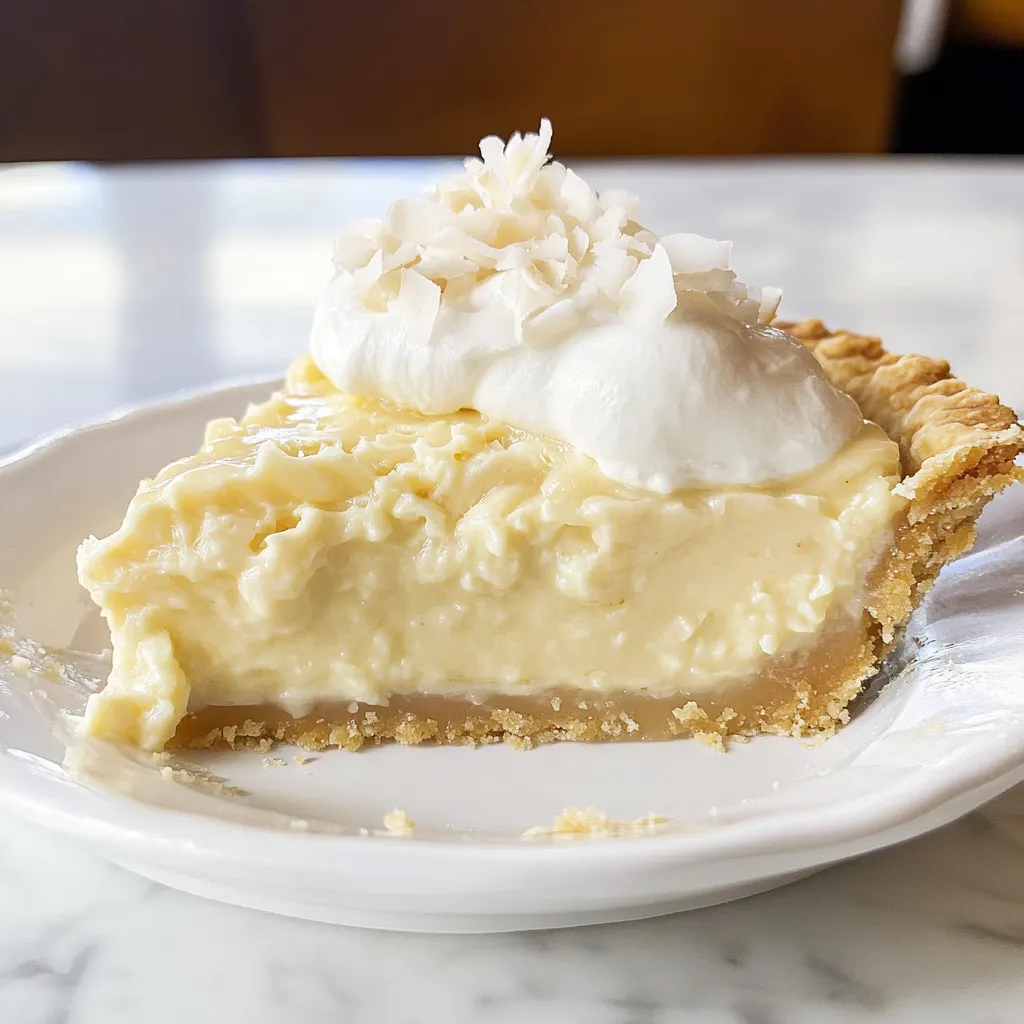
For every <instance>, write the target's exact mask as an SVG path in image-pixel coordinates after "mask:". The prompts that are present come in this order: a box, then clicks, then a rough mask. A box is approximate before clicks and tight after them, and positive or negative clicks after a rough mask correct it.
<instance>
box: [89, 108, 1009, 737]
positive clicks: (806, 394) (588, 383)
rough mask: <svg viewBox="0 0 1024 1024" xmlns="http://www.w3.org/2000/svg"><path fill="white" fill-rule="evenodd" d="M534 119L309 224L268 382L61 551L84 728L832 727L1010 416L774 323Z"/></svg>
mask: <svg viewBox="0 0 1024 1024" xmlns="http://www.w3.org/2000/svg"><path fill="white" fill-rule="evenodd" d="M550 138H551V129H550V126H549V125H548V124H547V123H546V122H545V123H544V124H542V126H541V130H540V133H539V134H538V135H526V136H524V137H521V136H519V135H514V136H513V137H512V138H511V139H510V140H509V142H508V143H507V145H505V144H503V143H502V142H501V140H499V139H496V138H488V139H484V140H483V142H482V143H481V145H480V151H481V157H482V159H479V160H477V159H472V160H469V161H467V162H466V165H465V170H464V172H463V173H462V174H460V175H459V176H457V177H455V178H453V179H452V180H450V181H446V182H443V183H441V184H439V185H438V186H436V187H435V188H434V189H433V190H431V191H430V192H428V193H427V194H425V195H424V196H423V197H421V198H415V199H403V200H400V201H398V202H396V203H394V204H393V205H392V206H391V207H390V208H389V209H388V211H387V213H386V214H385V216H384V218H383V220H382V221H372V222H365V223H357V224H355V225H353V226H352V227H351V228H350V229H349V230H348V231H347V232H346V233H345V234H343V235H342V237H341V239H340V241H339V242H338V245H337V250H336V253H335V265H336V273H335V275H334V278H333V280H332V281H331V282H330V284H329V285H328V287H327V288H326V290H325V292H324V293H323V296H322V298H321V300H320V302H319V305H318V308H317V310H316V315H315V320H314V325H313V330H312V337H311V344H310V352H309V355H307V356H304V357H302V358H300V359H299V360H297V361H296V362H295V363H294V364H293V365H292V367H291V369H290V370H289V373H288V377H287V381H286V383H285V385H284V387H283V388H282V389H281V390H280V391H278V392H277V393H276V394H273V395H272V396H270V397H269V398H268V399H267V401H265V402H264V403H263V404H261V405H257V406H254V407H251V408H250V409H249V410H248V412H246V414H245V415H244V416H243V417H242V418H241V419H239V420H231V419H225V420H218V421H215V422H213V423H211V424H209V426H208V427H207V430H206V438H205V441H204V443H203V446H202V447H201V449H200V450H199V452H198V453H197V454H195V455H191V456H188V457H186V458H183V459H181V460H180V461H178V462H175V463H173V464H171V465H170V466H168V467H166V468H165V469H163V470H162V471H161V472H160V473H159V474H157V476H156V477H155V478H154V479H152V480H145V481H143V482H142V484H141V485H140V487H139V491H138V493H137V494H136V496H135V498H134V499H133V500H132V502H131V504H130V505H129V507H128V512H127V515H126V517H125V520H124V524H123V525H122V526H121V528H120V529H119V530H117V532H115V533H114V534H112V535H111V536H109V537H106V538H104V539H102V540H97V539H95V538H90V539H88V540H86V541H85V543H84V544H83V545H82V548H81V551H80V553H79V572H80V577H81V581H82V583H83V585H84V586H85V587H86V588H87V589H88V590H89V592H90V594H91V595H92V597H93V599H94V600H95V601H96V603H97V604H98V605H99V606H100V608H101V609H102V612H103V615H104V616H105V617H106V620H107V622H108V623H109V625H110V630H111V635H112V639H113V667H112V670H111V673H110V678H109V680H108V682H107V685H106V688H105V689H104V690H103V691H102V692H101V693H98V694H96V695H95V696H93V697H92V698H91V699H90V701H89V705H88V710H87V712H86V715H85V719H84V725H83V728H84V730H85V731H86V732H87V733H89V734H93V735H97V736H105V737H111V738H115V739H120V740H125V741H128V742H130V743H134V744H138V745H140V746H142V747H146V748H150V749H158V748H160V747H163V746H164V745H165V744H175V745H191V746H208V745H213V744H228V745H232V746H238V745H244V746H259V747H263V748H266V747H267V746H269V745H270V744H271V743H272V742H273V741H275V740H290V741H295V742H298V743H299V744H301V745H303V746H305V747H311V748H320V747H324V746H330V745H336V746H342V747H346V748H348V749H355V748H358V747H359V746H361V745H362V744H363V743H364V742H366V741H367V740H372V741H373V742H379V741H381V740H388V739H394V740H398V741H399V742H402V743H418V742H420V741H423V740H434V741H437V742H443V743H481V742H494V741H496V740H499V739H505V740H508V741H510V742H513V743H515V744H518V745H522V746H529V745H530V744H532V743H537V742H547V741H553V740H604V739H662V738H666V737H672V736H683V735H691V734H695V735H698V736H701V737H703V738H704V739H705V740H710V741H713V742H719V737H721V736H725V735H728V734H745V735H749V734H753V733H761V732H771V733H791V734H796V735H802V734H807V733H815V732H823V731H826V732H827V731H829V730H832V729H834V728H835V726H836V724H837V723H840V722H843V721H845V720H846V718H847V711H846V708H847V705H849V703H850V701H851V700H853V698H854V697H855V696H856V695H857V694H858V693H859V692H860V690H861V688H862V686H863V684H864V681H865V679H866V678H867V677H868V676H870V675H871V673H872V672H874V671H875V669H876V668H877V666H878V663H879V660H880V658H881V657H882V656H883V655H884V654H885V652H886V650H887V649H888V648H889V647H890V645H891V644H892V643H893V640H894V637H895V636H896V633H897V631H898V630H899V628H900V627H901V626H902V625H903V624H904V623H905V622H906V620H907V618H908V616H909V615H910V613H911V611H912V609H913V608H914V606H915V604H916V603H917V602H918V600H919V599H920V597H921V595H922V593H923V592H924V591H925V590H926V589H927V587H928V586H929V585H930V584H931V583H932V581H933V580H934V579H935V576H936V575H937V573H938V572H939V569H940V568H941V567H942V565H943V564H944V563H946V562H947V561H949V560H950V559H952V558H954V557H955V556H957V555H959V554H960V553H961V552H963V551H964V550H965V549H966V548H967V547H969V545H970V544H971V542H972V540H973V537H974V521H975V519H976V518H977V516H978V513H979V512H980V511H981V509H982V507H983V506H984V505H985V503H986V502H987V501H988V500H989V499H990V498H991V497H992V495H993V494H995V493H996V492H997V491H999V490H1000V489H1002V488H1003V487H1006V486H1007V485H1008V484H1009V483H1010V482H1011V481H1012V480H1014V479H1015V478H1016V477H1017V476H1018V475H1020V474H1019V470H1018V469H1016V468H1015V467H1014V458H1015V456H1016V455H1017V454H1018V453H1019V452H1020V451H1021V450H1022V447H1024V444H1022V440H1024V435H1022V431H1021V428H1020V426H1019V425H1018V424H1017V423H1016V422H1015V417H1014V415H1013V413H1012V412H1011V411H1010V410H1009V409H1006V408H1004V407H1002V406H1001V405H1000V404H999V402H998V400H997V399H996V398H995V397H993V396H991V395H986V394H983V393H981V392H979V391H975V390H973V389H971V388H969V387H967V386H966V385H965V384H962V383H961V382H960V381H958V380H956V379H954V378H952V377H950V375H949V372H948V366H947V365H946V364H945V363H943V362H941V361H938V360H933V359H927V358H925V357H922V356H902V357H897V356H894V355H890V354H888V353H887V352H886V351H885V350H884V349H883V348H882V346H881V344H880V342H879V341H878V340H877V339H874V338H867V337H862V336H859V335H854V334H849V333H845V332H839V333H831V332H829V331H828V330H826V329H825V328H824V327H823V326H822V325H821V324H820V323H818V322H816V321H811V322H804V323H801V324H778V323H776V324H774V325H772V321H773V318H774V314H775V308H776V305H777V303H778V293H777V292H774V291H768V290H763V291H758V290H752V289H750V288H747V287H745V286H744V285H742V284H740V283H739V282H738V281H737V280H736V277H735V275H734V274H733V273H732V272H731V271H730V270H729V269H728V267H729V246H728V244H727V243H722V242H715V241H711V240H709V239H705V238H701V237H698V236H696V235H668V236H666V237H662V238H659V237H658V236H656V235H654V234H652V233H651V232H650V231H648V230H647V229H645V228H643V227H641V226H640V224H639V223H638V222H637V220H636V219H635V218H636V208H635V201H634V200H633V199H632V198H631V197H629V196H626V195H624V194H619V193H604V194H602V195H600V196H598V195H597V194H596V193H595V192H594V191H593V190H592V189H591V188H590V187H589V186H588V185H587V184H586V183H585V182H584V181H582V180H581V179H580V178H579V177H578V176H577V175H575V174H574V173H573V172H572V171H571V170H568V169H567V168H565V167H563V166H562V165H561V164H559V163H553V162H550V161H549V157H548V145H549V142H550Z"/></svg>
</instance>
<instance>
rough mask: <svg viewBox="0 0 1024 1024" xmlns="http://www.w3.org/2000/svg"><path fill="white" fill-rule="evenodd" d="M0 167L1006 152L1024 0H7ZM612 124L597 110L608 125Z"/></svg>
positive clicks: (1023, 126) (1022, 57)
mask: <svg viewBox="0 0 1024 1024" xmlns="http://www.w3.org/2000/svg"><path fill="white" fill-rule="evenodd" d="M0 11H2V14H3V19H2V28H0V68H2V69H3V72H2V81H3V86H4V87H3V89H2V90H0V161H29V160H68V159H75V160H92V161H142V160H177V159H188V158H209V157H267V156H348V155H366V154H375V155H388V154H406V155H417V154H419V155H426V154H450V153H459V154H461V153H464V152H466V151H467V150H468V149H469V148H471V147H472V146H473V145H474V143H475V141H476V139H477V138H479V137H480V135H481V134H484V133H486V132H495V133H499V134H507V133H508V132H509V131H511V130H513V129H516V128H526V127H531V126H535V125H536V124H537V121H538V119H539V117H540V116H541V115H542V114H543V115H546V116H549V117H551V118H552V120H553V121H554V124H555V126H556V131H557V140H558V152H559V154H560V155H562V156H567V157H572V156H580V155H586V156H627V155H628V156H633V155H679V154H696V155H736V154H776V153H800V154H822V153H882V152H887V151H895V152H907V153H1020V152H1022V151H1024V119H1022V118H1021V117H1020V115H1019V106H1020V101H1021V98H1022V96H1024V0H902V2H901V0H633V2H631V3H623V2H622V0H560V2H559V0H555V2H552V0H515V2H508V3H485V2H481V0H446V2H444V3H432V4H428V3H423V2H422V0H388V2H385V3H367V2H361V3H355V2H350V0H287V2H286V0H144V2H143V0H89V2H82V0H30V2H28V0H25V2H19V0H4V2H0ZM609 112H614V115H615V116H609Z"/></svg>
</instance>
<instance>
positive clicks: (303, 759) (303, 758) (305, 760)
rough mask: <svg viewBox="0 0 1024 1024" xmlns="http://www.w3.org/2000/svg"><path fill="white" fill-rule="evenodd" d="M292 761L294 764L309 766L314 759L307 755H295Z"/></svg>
mask: <svg viewBox="0 0 1024 1024" xmlns="http://www.w3.org/2000/svg"><path fill="white" fill-rule="evenodd" d="M292 760H293V761H294V762H295V763H296V764H310V763H312V762H313V761H315V760H316V758H315V757H310V756H309V755H308V754H296V755H295V756H294V757H293V758H292Z"/></svg>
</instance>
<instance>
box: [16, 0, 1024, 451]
mask: <svg viewBox="0 0 1024 1024" xmlns="http://www.w3.org/2000/svg"><path fill="white" fill-rule="evenodd" d="M0 83H2V86H3V88H0V452H2V451H3V450H5V449H9V448H11V447H14V446H15V445H17V444H20V443H22V442H24V441H26V440H28V439H29V438H31V437H32V436H34V435H36V434H38V433H40V432H42V431H45V430H49V429H51V428H53V427H56V426H58V425H60V424H63V423H67V422H69V421H73V420H78V419H83V418H87V417H92V416H96V415H99V414H102V413H104V412H105V411H107V410H109V409H110V408H112V407H114V406H116V405H120V404H122V403H125V402H136V401H143V400H146V399H149V398H152V397H155V396H158V395H163V394H166V393H168V392H170V391H173V390H175V389H177V388H182V387H191V386H195V385H203V384H208V383H210V382H212V381H215V380H219V379H223V378H226V377H233V376H239V375H248V374H254V373H259V374H277V373H280V371H281V368H282V367H283V366H284V365H286V362H287V361H288V359H289V358H291V357H292V356H294V355H296V354H297V353H298V352H300V351H302V350H303V349H304V348H305V346H306V344H307V338H308V331H309V323H310V317H311V311H312V308H313V305H314V303H315V301H316V297H317V294H318V292H319V291H320V289H321V287H322V285H323V283H324V282H325V280H326V279H327V277H328V276H329V274H330V270H331V262H330V254H331V247H332V239H333V237H334V236H335V234H336V233H337V231H338V229H339V227H340V225H342V224H343V223H344V222H346V221H348V220H349V219H351V218H354V217H366V216H379V215H380V214H381V213H382V212H383V210H384V209H385V207H386V206H387V205H388V204H389V203H390V202H391V201H393V200H394V199H395V198H397V197H399V196H401V195H408V194H412V193H415V192H416V191H418V190H419V189H420V188H422V187H423V186H424V185H427V184H428V183H430V182H431V181H434V180H436V179H437V178H438V177H439V176H442V175H445V174H448V173H451V172H452V171H453V170H454V168H455V166H456V164H455V161H454V159H453V157H454V156H455V155H458V156H464V155H466V154H468V153H471V152H473V150H474V149H475V146H476V143H477V140H478V139H479V138H480V136H481V135H484V134H487V133H500V134H503V135H507V134H508V133H509V132H511V131H513V130H516V129H519V130H531V129H532V130H536V127H537V124H538V122H539V119H540V117H541V116H542V115H543V116H548V117H550V118H551V119H552V121H553V123H554V144H553V150H554V153H555V155H556V157H558V158H561V159H566V160H569V161H570V162H572V163H573V165H574V166H575V167H576V168H577V169H578V170H580V171H581V172H582V173H583V174H584V175H585V177H586V178H587V180H588V181H590V182H591V183H592V184H593V185H594V186H595V187H596V188H598V189H604V188H627V189H629V190H630V191H633V192H636V193H637V194H639V195H640V196H641V197H642V207H641V214H642V219H643V222H644V223H646V224H648V225H650V226H651V227H652V228H654V229H655V230H657V231H660V232H662V233H668V232H671V231H696V232H699V233H701V234H705V235H709V236H711V237H716V238H728V239H732V240H733V241H734V242H735V245H736V248H735V254H736V256H735V261H736V269H737V271H738V273H739V275H740V277H741V279H742V280H746V281H749V282H751V283H754V284H778V285H780V286H781V287H783V289H784V293H785V299H784V303H783V314H784V315H785V316H787V317H791V318H798V317H800V316H819V317H821V318H822V319H824V320H826V321H827V322H829V323H831V324H833V325H835V326H844V327H849V328H852V329H856V330H863V331H870V332H873V333H878V334H880V335H882V336H883V337H885V338H886V339H887V340H888V341H889V342H890V344H891V345H892V346H893V348H895V349H896V350H903V351H906V350H915V349H916V350H919V351H927V352H930V353H933V354H935V355H939V356H944V357H946V358H949V359H950V360H951V361H953V362H954V363H958V364H959V365H963V355H964V354H965V353H966V354H969V360H970V361H969V366H968V369H969V370H970V372H971V375H972V382H973V383H975V384H977V385H979V386H982V387H987V388H990V389H993V390H996V389H998V390H1001V391H1002V393H1003V397H1004V398H1005V399H1006V400H1007V401H1008V402H1010V403H1016V404H1017V405H1018V407H1020V408H1024V367H1022V374H1021V375H1020V376H1019V378H1018V377H1013V376H1012V375H1009V378H1010V379H1009V381H1008V380H1007V377H1008V374H1007V368H1008V366H1009V365H1010V355H1009V354H1010V353H1016V352H1017V351H1019V350H1020V324H1021V323H1022V322H1024V187H1022V179H1021V173H1022V172H1021V170H1019V168H1020V167H1021V164H1020V163H1019V162H1018V161H1013V160H1006V159H999V158H997V159H989V160H978V159H974V158H971V159H968V160H966V161H963V160H959V161H958V160H957V159H955V158H954V157H953V156H952V154H984V153H989V154H1010V153H1020V152H1024V137H1022V133H1024V118H1022V117H1021V116H1020V104H1021V99H1022V97H1024V0H632V2H628V0H508V2H505V3H488V2H486V0H444V2H439V3H433V4H428V3H424V2H422V0H387V2H381V3H374V2H372V0H371V2H367V0H363V2H359V3H356V2H353V0H0ZM890 153H897V154H898V153H903V154H914V153H916V154H945V155H943V156H938V157H936V156H926V157H907V156H885V155H882V154H890ZM843 154H852V155H854V158H853V159H845V160H844V159H838V158H837V157H838V156H840V155H843ZM861 154H869V155H871V154H879V155H882V156H880V157H879V158H878V159H863V158H861V156H860V155H861ZM776 155H783V157H784V158H783V159H774V157H775V156H776ZM680 156H681V157H684V158H685V157H695V159H681V160H679V159H672V158H674V157H680ZM795 156H806V157H809V158H810V159H806V160H803V159H801V160H797V159H793V157H795ZM819 156H823V157H824V158H823V159H819V158H818V157H819ZM218 157H227V158H243V159H229V160H224V161H217V160H213V159H212V158H218ZM294 157H319V158H324V157H343V158H345V159H340V160H331V159H291V158H294ZM609 157H610V158H614V159H612V160H608V159H605V158H609ZM648 157H655V158H656V159H647V158H648ZM714 157H724V158H725V159H722V160H715V159H712V158H714ZM252 158H257V159H252ZM34 161H48V162H43V163H40V162H34ZM1014 358H1016V357H1014ZM1013 365H1015V366H1016V365H1017V362H1014V364H1013Z"/></svg>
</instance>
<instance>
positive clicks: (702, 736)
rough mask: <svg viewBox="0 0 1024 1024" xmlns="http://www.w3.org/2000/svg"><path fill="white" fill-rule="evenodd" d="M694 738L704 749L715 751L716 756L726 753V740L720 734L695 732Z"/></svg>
mask: <svg viewBox="0 0 1024 1024" xmlns="http://www.w3.org/2000/svg"><path fill="white" fill-rule="evenodd" d="M693 738H694V739H695V740H696V741H697V742H698V743H699V744H700V745H701V746H703V747H707V748H708V749H709V750H713V751H714V752H715V753H716V754H724V753H725V740H723V739H722V734H721V733H719V732H695V733H694V734H693Z"/></svg>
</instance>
